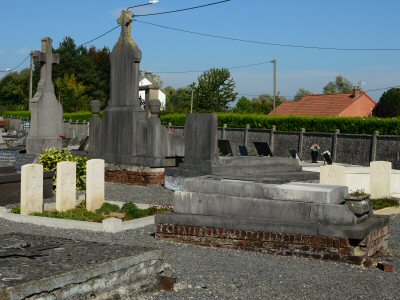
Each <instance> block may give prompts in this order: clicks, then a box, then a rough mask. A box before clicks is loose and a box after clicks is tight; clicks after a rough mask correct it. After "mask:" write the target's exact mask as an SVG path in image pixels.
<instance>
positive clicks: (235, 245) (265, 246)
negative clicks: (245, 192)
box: [156, 224, 390, 265]
mask: <svg viewBox="0 0 400 300" xmlns="http://www.w3.org/2000/svg"><path fill="white" fill-rule="evenodd" d="M389 234H390V228H389V225H385V226H384V227H381V228H379V229H376V230H374V231H372V232H371V233H370V234H369V235H367V236H366V237H364V239H363V240H352V239H346V238H339V237H327V236H310V235H301V234H281V233H270V232H261V231H245V230H237V229H235V230H233V229H223V228H212V227H196V226H188V225H173V224H157V233H156V237H157V238H169V239H173V240H175V241H179V242H187V243H193V244H197V245H202V246H211V247H223V248H230V249H242V250H250V251H258V252H266V253H271V254H278V255H289V256H291V255H296V256H302V257H311V258H316V259H327V260H334V261H343V262H347V263H352V264H357V265H361V264H362V263H363V262H364V261H365V260H366V259H367V258H368V257H370V256H373V255H375V254H382V253H383V251H384V250H385V249H386V248H387V242H388V239H389Z"/></svg>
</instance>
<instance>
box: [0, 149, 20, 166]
mask: <svg viewBox="0 0 400 300" xmlns="http://www.w3.org/2000/svg"><path fill="white" fill-rule="evenodd" d="M19 156H20V155H19V152H16V151H0V167H15V166H16V165H17V163H18V161H19Z"/></svg>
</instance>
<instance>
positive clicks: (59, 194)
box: [56, 161, 76, 211]
mask: <svg viewBox="0 0 400 300" xmlns="http://www.w3.org/2000/svg"><path fill="white" fill-rule="evenodd" d="M56 181H57V183H56V210H57V211H66V210H69V209H72V208H75V204H76V163H75V162H71V161H63V162H60V163H58V164H57V179H56Z"/></svg>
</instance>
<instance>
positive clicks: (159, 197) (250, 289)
mask: <svg viewBox="0 0 400 300" xmlns="http://www.w3.org/2000/svg"><path fill="white" fill-rule="evenodd" d="M106 189H107V198H108V199H109V198H110V197H109V196H110V193H115V194H114V195H113V196H112V197H115V198H113V200H120V201H121V200H123V199H125V200H126V201H128V199H129V201H135V202H144V203H152V204H169V203H170V201H171V199H172V193H171V192H170V191H167V190H164V189H163V188H162V187H159V186H158V187H157V186H150V187H146V188H144V187H126V186H124V187H123V188H121V186H118V185H117V184H107V187H106ZM141 194H142V195H144V197H143V198H140V199H139V195H141ZM121 197H123V199H121ZM117 198H118V199H117ZM149 201H151V202H149ZM391 226H392V237H391V240H390V249H391V253H392V254H391V256H389V257H386V258H385V261H388V262H390V263H391V264H393V265H394V266H395V271H394V272H393V273H384V272H382V271H380V270H379V269H377V268H374V269H372V270H366V269H363V268H361V267H357V266H353V265H349V264H344V263H335V262H328V261H319V260H313V259H306V258H299V257H284V256H277V255H268V254H261V253H255V252H245V251H237V250H227V249H216V248H206V247H199V246H193V245H189V244H178V243H173V242H170V241H166V240H156V239H154V237H153V234H154V231H155V226H147V227H144V228H142V229H138V230H131V231H126V232H121V233H117V234H109V233H99V232H89V231H77V230H62V229H53V228H47V227H42V226H34V225H27V224H19V223H14V222H9V221H6V220H3V219H0V234H2V233H10V232H22V233H31V234H37V235H48V236H57V237H64V238H71V239H78V240H87V241H101V242H106V243H113V244H123V245H132V246H139V247H144V248H147V247H150V248H160V249H163V250H164V252H165V261H166V263H168V264H169V265H170V266H171V268H172V269H173V270H174V271H175V275H176V277H177V279H178V283H177V284H176V286H175V287H176V290H177V291H176V292H172V293H166V292H159V293H155V294H151V295H145V296H144V297H143V299H216V298H219V299H400V275H399V270H400V216H396V217H392V218H391Z"/></svg>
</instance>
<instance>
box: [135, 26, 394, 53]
mask: <svg viewBox="0 0 400 300" xmlns="http://www.w3.org/2000/svg"><path fill="white" fill-rule="evenodd" d="M133 21H135V22H139V23H143V24H147V25H151V26H155V27H159V28H164V29H169V30H174V31H179V32H185V33H190V34H195V35H200V36H206V37H211V38H216V39H223V40H229V41H236V42H242V43H248V44H257V45H267V46H277V47H289V48H303V49H314V50H334V51H400V48H338V47H321V46H307V45H295V44H280V43H272V42H264V41H254V40H247V39H240V38H235V37H229V36H222V35H215V34H208V33H203V32H196V31H191V30H185V29H180V28H174V27H170V26H165V25H160V24H155V23H150V22H145V21H139V20H136V19H133Z"/></svg>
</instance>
